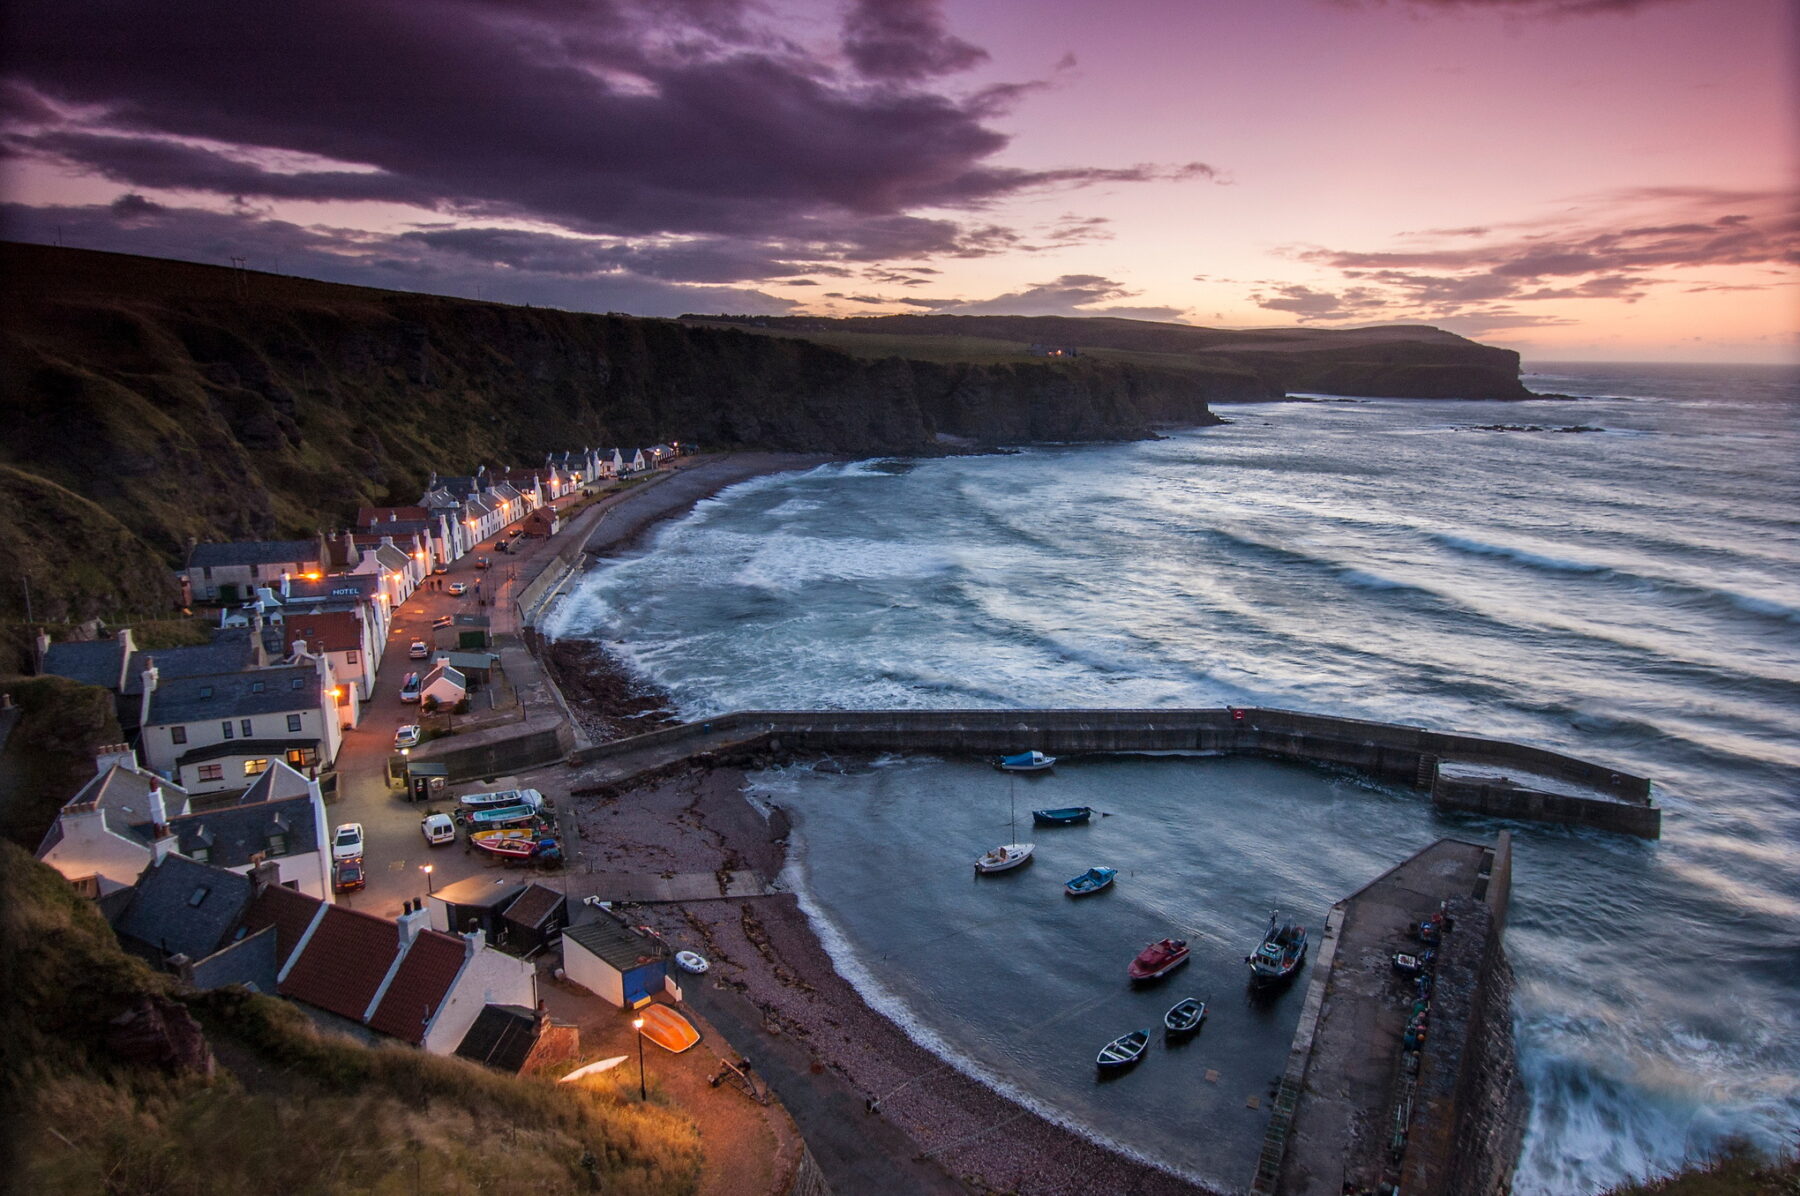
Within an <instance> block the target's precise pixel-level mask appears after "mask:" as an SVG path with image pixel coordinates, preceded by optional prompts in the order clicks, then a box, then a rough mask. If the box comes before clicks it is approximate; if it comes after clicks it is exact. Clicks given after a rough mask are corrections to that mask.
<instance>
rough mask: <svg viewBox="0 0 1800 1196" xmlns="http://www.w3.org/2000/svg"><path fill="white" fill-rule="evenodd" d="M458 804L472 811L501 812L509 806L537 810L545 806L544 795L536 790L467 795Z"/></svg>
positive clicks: (459, 799) (509, 790)
mask: <svg viewBox="0 0 1800 1196" xmlns="http://www.w3.org/2000/svg"><path fill="white" fill-rule="evenodd" d="M456 803H457V804H458V805H460V806H465V807H467V808H468V809H471V810H499V809H504V808H505V807H507V806H530V807H532V808H533V809H537V808H538V807H540V806H542V805H543V804H544V795H543V794H542V793H539V792H538V791H537V790H536V789H501V790H498V791H496V792H494V793H465V794H463V795H462V796H461V797H459V798H457V799H456Z"/></svg>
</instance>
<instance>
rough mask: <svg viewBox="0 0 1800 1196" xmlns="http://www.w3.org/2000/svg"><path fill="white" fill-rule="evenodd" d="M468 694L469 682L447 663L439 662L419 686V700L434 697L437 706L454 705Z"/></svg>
mask: <svg viewBox="0 0 1800 1196" xmlns="http://www.w3.org/2000/svg"><path fill="white" fill-rule="evenodd" d="M468 696H469V682H468V679H467V678H465V677H464V676H463V675H462V674H461V673H459V672H457V671H456V670H455V669H453V668H451V667H450V666H449V665H447V664H439V665H438V666H437V667H435V668H433V669H432V670H431V672H430V673H429V674H428V675H427V676H426V678H425V683H424V684H423V685H421V686H420V687H419V700H420V701H424V700H426V699H427V698H430V699H435V700H436V702H437V704H438V705H439V706H454V705H456V704H457V703H458V702H460V701H462V700H463V699H464V698H466V697H468Z"/></svg>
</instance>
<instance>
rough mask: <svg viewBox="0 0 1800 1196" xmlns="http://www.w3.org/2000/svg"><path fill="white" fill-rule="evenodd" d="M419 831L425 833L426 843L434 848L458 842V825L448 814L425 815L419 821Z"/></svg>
mask: <svg viewBox="0 0 1800 1196" xmlns="http://www.w3.org/2000/svg"><path fill="white" fill-rule="evenodd" d="M419 830H421V831H422V832H424V835H425V842H427V843H429V844H431V845H432V846H433V847H438V846H441V845H442V844H445V843H454V842H456V823H455V822H454V821H453V820H452V819H451V817H450V815H448V814H427V815H425V817H423V818H421V819H419Z"/></svg>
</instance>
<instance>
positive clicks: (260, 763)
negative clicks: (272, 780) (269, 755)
mask: <svg viewBox="0 0 1800 1196" xmlns="http://www.w3.org/2000/svg"><path fill="white" fill-rule="evenodd" d="M268 771H269V762H268V761H267V760H246V761H244V775H245V776H247V777H254V776H261V775H262V774H263V773H265V772H268Z"/></svg>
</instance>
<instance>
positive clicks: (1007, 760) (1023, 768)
mask: <svg viewBox="0 0 1800 1196" xmlns="http://www.w3.org/2000/svg"><path fill="white" fill-rule="evenodd" d="M994 767H996V768H998V769H999V770H1000V771H1001V772H1043V771H1045V770H1046V769H1050V768H1054V767H1056V757H1055V756H1046V755H1044V753H1042V752H1019V753H1017V754H1016V755H1012V756H1002V757H1000V759H999V760H997V761H996V762H995V764H994Z"/></svg>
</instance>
